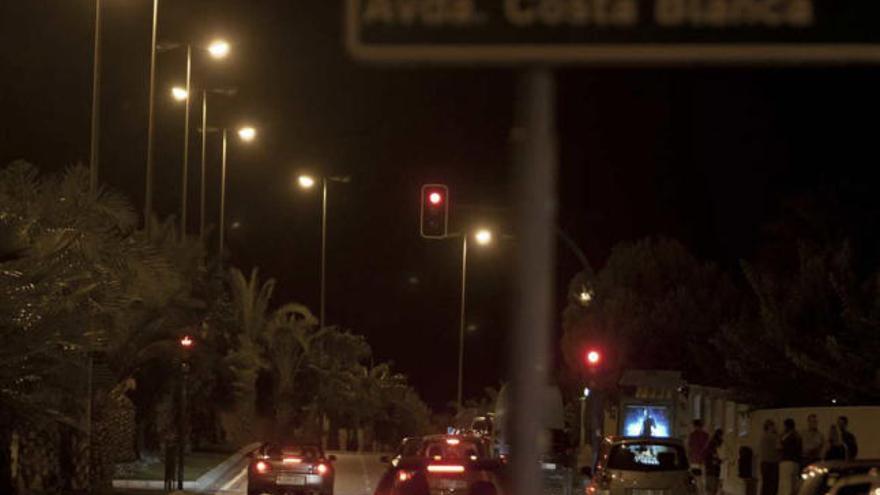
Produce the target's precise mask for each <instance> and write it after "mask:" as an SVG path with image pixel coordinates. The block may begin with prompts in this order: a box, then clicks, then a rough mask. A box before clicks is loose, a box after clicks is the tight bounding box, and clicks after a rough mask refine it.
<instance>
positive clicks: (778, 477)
mask: <svg viewBox="0 0 880 495" xmlns="http://www.w3.org/2000/svg"><path fill="white" fill-rule="evenodd" d="M782 424H783V430H782V434H781V435H780V434H779V432H778V431H777V429H776V423H775V422H774V421H773V420H772V419H768V420H767V421H765V422H764V433H763V436H762V437H761V447H760V452H759V456H760V461H761V495H794V494H795V493H796V490H797V487H798V482H799V480H800V471H801V469H803V467H805V466H808V465H810V464H812V463H814V462H818V461H821V460H847V461H848V460H852V459H855V458H856V457H857V456H858V454H859V445H858V442H857V441H856V436H855V435H853V434H852V432H851V431H849V419H847V417H846V416H841V417H839V418H837V422H836V424H832V425H831V426H830V427H829V428H828V436H827V437H826V436H825V435H823V434H822V432H821V431H819V420H818V418H816V415H815V414H811V415H809V416H808V417H807V429H806V430H804V431H803V432H798V430H797V428H796V425H795V422H794V420H793V419H791V418H788V419H786V420H785V421H783V423H782Z"/></svg>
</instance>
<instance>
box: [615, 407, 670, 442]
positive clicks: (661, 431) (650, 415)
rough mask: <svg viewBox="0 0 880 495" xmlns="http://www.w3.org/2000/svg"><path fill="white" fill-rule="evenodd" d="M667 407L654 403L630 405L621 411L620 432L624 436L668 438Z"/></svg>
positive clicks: (668, 420) (668, 419)
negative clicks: (621, 423) (621, 422)
mask: <svg viewBox="0 0 880 495" xmlns="http://www.w3.org/2000/svg"><path fill="white" fill-rule="evenodd" d="M671 423H672V421H671V420H670V418H669V408H667V407H666V406H656V405H643V406H639V405H630V406H626V409H624V413H623V425H622V427H621V429H622V430H623V431H621V434H622V435H623V436H626V437H655V438H669V436H670V432H669V429H670V425H671Z"/></svg>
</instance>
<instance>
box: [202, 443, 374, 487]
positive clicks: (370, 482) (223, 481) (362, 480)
mask: <svg viewBox="0 0 880 495" xmlns="http://www.w3.org/2000/svg"><path fill="white" fill-rule="evenodd" d="M335 454H336V457H337V459H336V463H335V467H336V483H335V490H334V492H335V495H373V490H374V489H375V488H376V485H377V484H378V483H379V478H380V477H381V476H382V473H383V472H384V471H385V466H386V465H385V464H382V463H380V462H379V455H380V454H372V453H371V454H352V453H339V452H337V453H335ZM246 468H247V459H244V460H242V461H241V462H240V463H239V464H238V465H236V466H235V467H233V468H232V469H230V470H229V472H227V473H226V474H225V475H223V476H222V477H221V478H220V479H219V480H218V481H217V483H215V485H214V486H213V487H210V489H209V490H208V491H207V493H213V494H216V495H246V494H247V469H246Z"/></svg>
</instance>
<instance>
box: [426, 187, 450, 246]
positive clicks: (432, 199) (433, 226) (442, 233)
mask: <svg viewBox="0 0 880 495" xmlns="http://www.w3.org/2000/svg"><path fill="white" fill-rule="evenodd" d="M420 217H421V218H420V233H421V235H422V237H424V238H426V239H444V238H445V237H446V236H447V233H448V230H447V229H448V225H449V188H448V187H446V185H445V184H425V185H423V186H422V205H421V212H420Z"/></svg>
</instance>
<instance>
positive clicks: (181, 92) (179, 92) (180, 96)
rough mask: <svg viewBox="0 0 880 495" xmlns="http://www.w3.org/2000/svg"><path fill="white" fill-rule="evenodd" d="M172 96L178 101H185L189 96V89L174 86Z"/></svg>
mask: <svg viewBox="0 0 880 495" xmlns="http://www.w3.org/2000/svg"><path fill="white" fill-rule="evenodd" d="M171 97H172V98H174V99H175V100H177V101H185V100H186V99H187V98H189V91H187V90H186V88H182V87H180V86H174V87H173V88H171Z"/></svg>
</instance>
